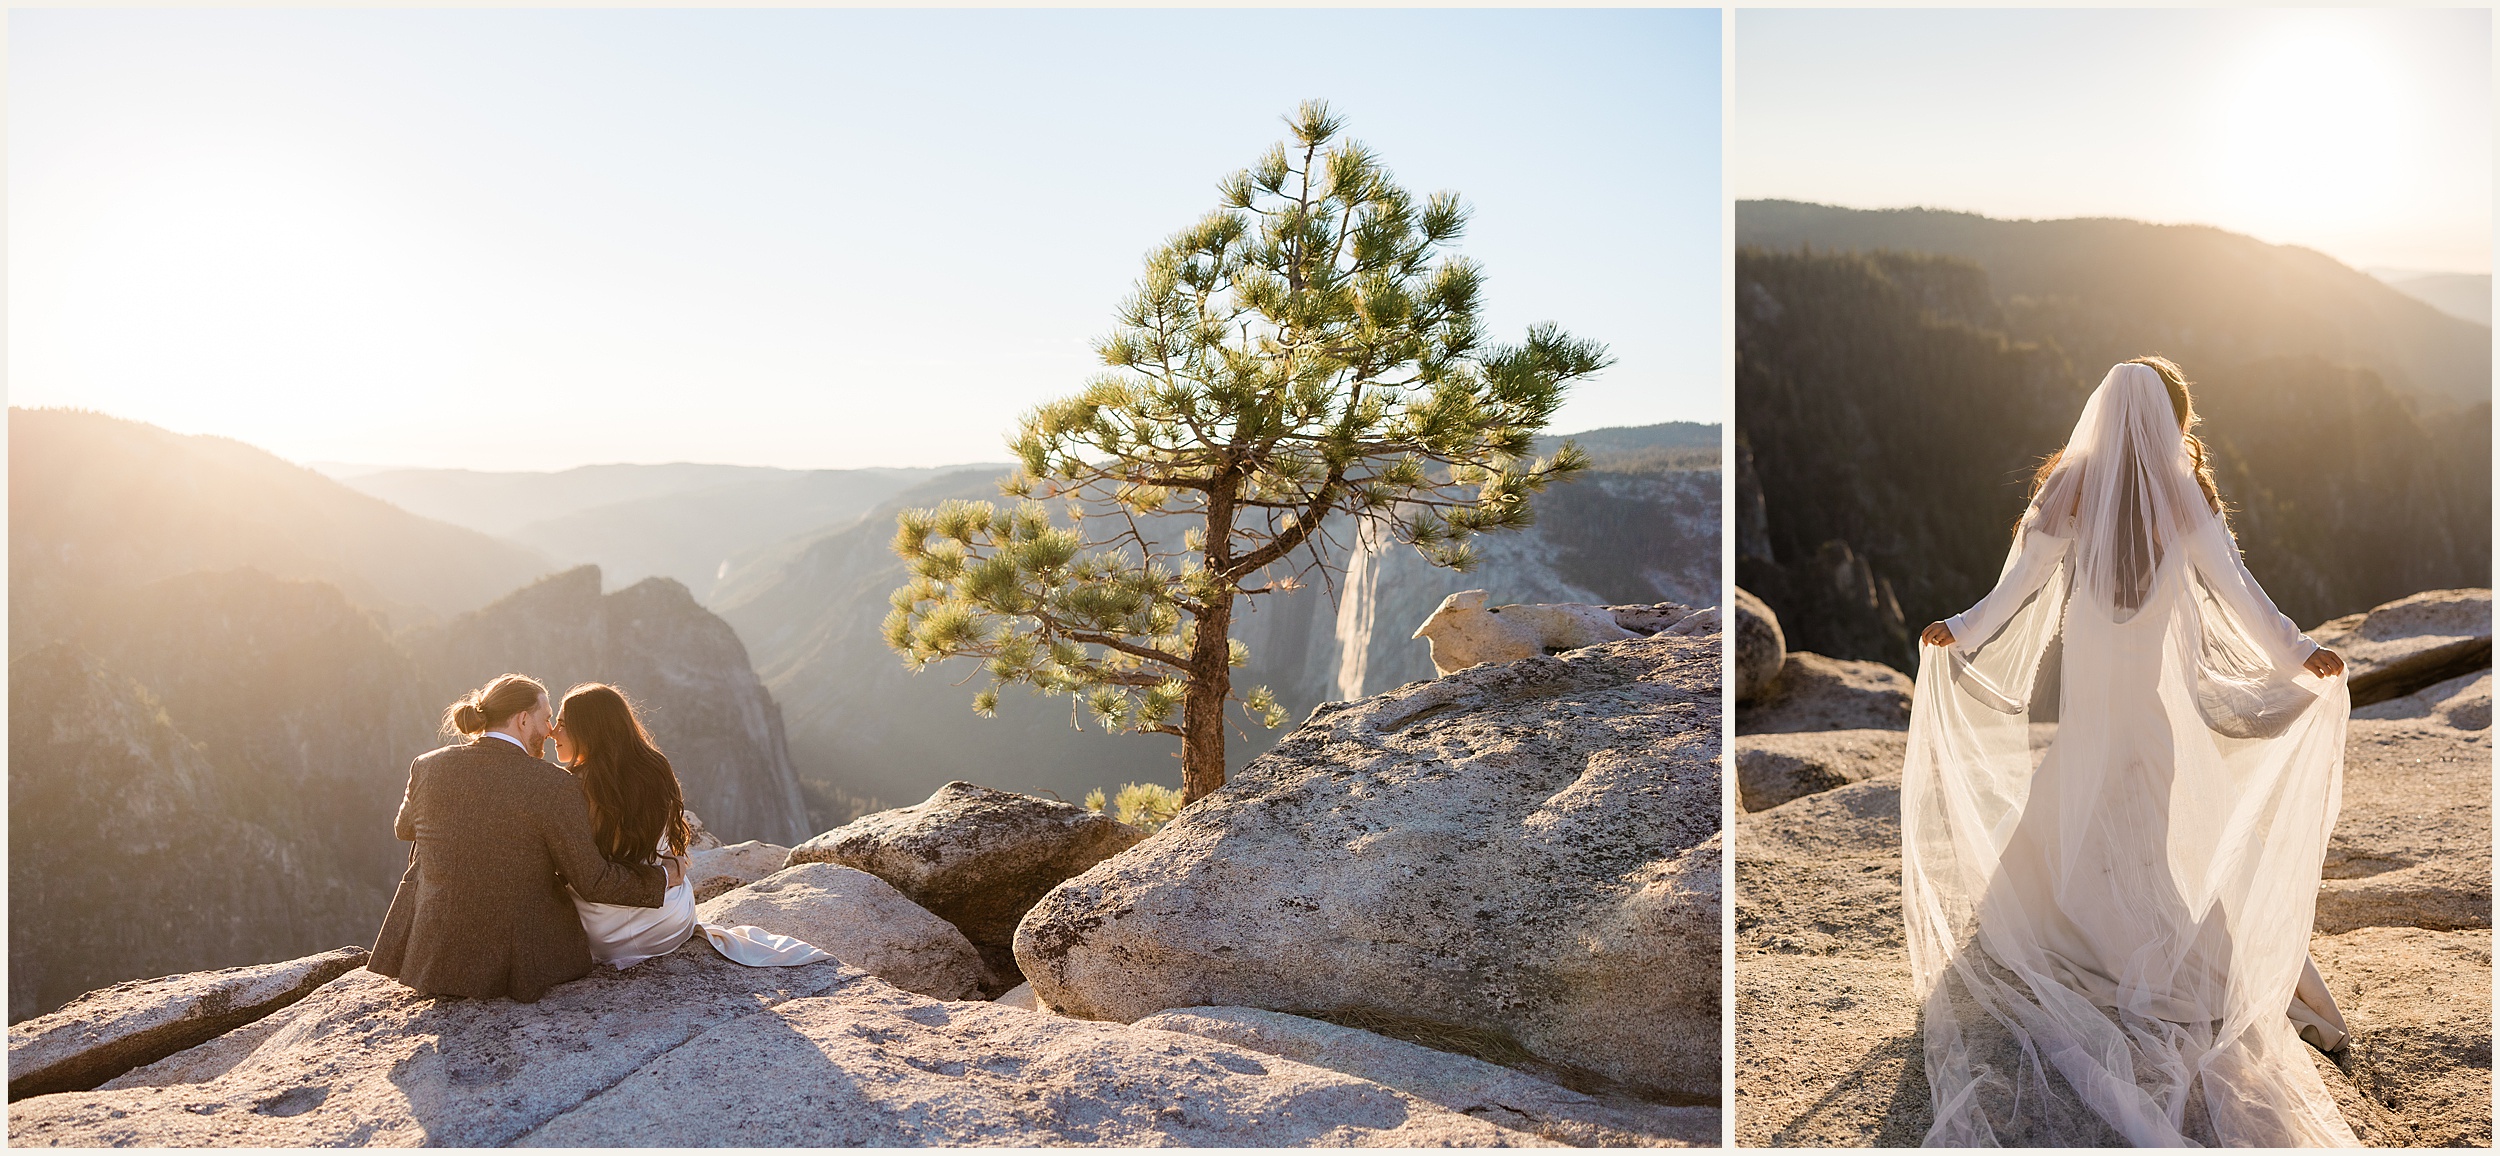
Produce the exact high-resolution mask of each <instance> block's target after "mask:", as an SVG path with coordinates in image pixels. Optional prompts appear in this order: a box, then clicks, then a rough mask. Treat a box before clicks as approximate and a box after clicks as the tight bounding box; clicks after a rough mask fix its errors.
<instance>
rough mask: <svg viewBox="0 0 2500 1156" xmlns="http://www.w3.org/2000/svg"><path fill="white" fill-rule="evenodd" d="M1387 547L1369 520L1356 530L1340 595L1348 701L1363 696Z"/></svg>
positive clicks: (1342, 695) (1341, 677)
mask: <svg viewBox="0 0 2500 1156" xmlns="http://www.w3.org/2000/svg"><path fill="white" fill-rule="evenodd" d="M1386 546H1387V543H1385V542H1383V541H1382V540H1381V533H1380V527H1379V525H1378V524H1377V523H1374V522H1368V521H1367V522H1365V523H1363V527H1362V529H1360V530H1358V531H1356V533H1355V537H1354V550H1353V556H1352V557H1351V558H1348V559H1347V560H1346V567H1345V589H1344V590H1342V591H1341V592H1339V594H1338V596H1337V697H1338V698H1339V699H1341V700H1344V701H1347V702H1351V701H1353V700H1355V699H1358V698H1361V697H1363V679H1364V676H1365V674H1367V673H1368V667H1369V666H1370V656H1371V648H1372V618H1373V615H1374V614H1375V612H1376V611H1377V609H1378V607H1379V604H1380V570H1381V566H1380V555H1381V553H1382V552H1383V551H1384V550H1385V549H1386Z"/></svg>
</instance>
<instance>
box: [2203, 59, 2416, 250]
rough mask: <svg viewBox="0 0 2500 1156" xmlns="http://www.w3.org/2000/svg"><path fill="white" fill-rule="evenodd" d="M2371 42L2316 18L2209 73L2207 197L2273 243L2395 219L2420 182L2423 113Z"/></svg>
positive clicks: (2401, 77) (2398, 76) (2404, 81)
mask: <svg viewBox="0 0 2500 1156" xmlns="http://www.w3.org/2000/svg"><path fill="white" fill-rule="evenodd" d="M2410 88H2411V85H2410V84H2409V83H2408V81H2407V80H2406V78H2405V77H2404V76H2403V75H2402V73H2400V72H2399V71H2398V70H2396V69H2395V68H2393V67H2391V66H2390V64H2389V62H2388V60H2387V58H2386V55H2385V53H2384V51H2383V49H2382V48H2381V47H2380V45H2379V44H2378V43H2377V42H2376V40H2375V38H2374V37H2372V36H2371V35H2370V34H2369V32H2368V31H2367V30H2366V29H2364V28H2362V27H2360V26H2358V25H2357V24H2355V23H2354V22H2349V21H2336V20H2318V21H2314V22H2309V23H2304V24H2302V25H2300V26H2297V27H2295V28H2292V29H2287V30H2285V31H2283V32H2281V33H2278V34H2277V35H2276V36H2274V37H2272V38H2270V39H2265V40H2260V41H2258V42H2256V43H2255V44H2252V45H2251V47H2250V49H2249V52H2248V54H2247V55H2246V56H2245V57H2242V58H2241V59H2239V60H2238V61H2236V62H2231V63H2227V64H2225V65H2224V66H2223V67H2222V68H2221V69H2220V70H2219V71H2218V73H2217V75H2216V83H2215V100H2214V102H2213V130H2214V140H2213V146H2212V147H2211V148H2210V149H2209V150H2207V153H2206V155H2207V157H2208V158H2209V163H2210V170H2209V173H2208V177H2209V188H2210V189H2211V193H2212V195H2213V196H2215V197H2216V198H2217V200H2218V201H2219V204H2217V205H2216V206H2215V207H2216V208H2218V209H2225V210H2228V211H2229V213H2230V215H2231V216H2232V217H2234V218H2236V219H2239V220H2242V221H2246V222H2248V223H2249V224H2250V225H2252V226H2254V227H2256V228H2257V229H2258V230H2259V231H2272V232H2275V233H2276V234H2277V235H2281V234H2284V233H2292V232H2305V231H2311V230H2315V229H2317V228H2320V227H2327V228H2334V227H2339V226H2347V225H2353V224H2359V223H2362V222H2364V221H2366V220H2368V219H2369V218H2372V217H2375V216H2380V215H2383V214H2386V213H2390V212H2393V211H2395V210H2396V209H2397V208H2398V207H2399V206H2400V204H2401V203H2402V198H2403V195H2404V192H2405V190H2406V189H2407V188H2408V187H2410V186H2411V184H2412V183H2413V182H2414V181H2415V180H2417V179H2418V177H2419V175H2420V174H2419V173H2418V171H2417V170H2418V168H2419V164H2418V156H2417V149H2418V140H2419V132H2418V126H2417V123H2416V120H2415V118H2416V117H2417V116H2418V115H2420V112H2421V110H2419V109H2418V108H2416V107H2415V105H2416V103H2417V102H2416V101H2415V100H2414V99H2413V98H2412V94H2411V92H2410V91H2409V90H2410Z"/></svg>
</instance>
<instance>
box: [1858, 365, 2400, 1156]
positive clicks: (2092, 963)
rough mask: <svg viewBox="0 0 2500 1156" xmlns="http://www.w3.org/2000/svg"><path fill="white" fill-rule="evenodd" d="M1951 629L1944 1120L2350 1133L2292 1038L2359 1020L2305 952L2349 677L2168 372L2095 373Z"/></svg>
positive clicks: (1921, 808) (1939, 710)
mask: <svg viewBox="0 0 2500 1156" xmlns="http://www.w3.org/2000/svg"><path fill="white" fill-rule="evenodd" d="M1947 625H1948V626H1949V627H1950V628H1951V629H1952V631H1953V636H1954V640H1955V641H1954V645H1952V646H1951V647H1945V648H1936V647H1925V648H1922V654H1921V660H1920V663H1919V672H1918V684H1917V692H1916V697H1915V699H1914V706H1913V709H1912V712H1911V721H1910V736H1909V748H1908V755H1907V759H1906V764H1905V767H1904V775H1903V784H1902V841H1903V847H1902V860H1903V868H1904V875H1903V910H1904V915H1905V920H1906V922H1907V924H1908V932H1909V947H1910V956H1911V963H1912V966H1913V969H1914V972H1915V974H1916V981H1917V984H1918V989H1919V994H1920V997H1921V999H1922V1001H1923V1005H1924V1015H1923V1021H1924V1032H1925V1045H1926V1059H1927V1075H1928V1082H1929V1087H1930V1093H1931V1095H1932V1096H1933V1098H1934V1104H1935V1109H1936V1112H1935V1124H1934V1127H1933V1129H1932V1130H1931V1131H1930V1132H1929V1134H1928V1137H1927V1143H1929V1144H1930V1145H1949V1146H1993V1145H2083V1144H2136V1145H2148V1146H2149V1145H2173V1146H2175V1145H2192V1144H2227V1145H2270V1146H2305V1145H2337V1146H2351V1145H2355V1144H2356V1143H2357V1141H2356V1140H2355V1138H2354V1136H2353V1132H2352V1130H2351V1128H2350V1127H2349V1126H2348V1125H2347V1124H2346V1123H2345V1121H2344V1119H2343V1117H2342V1115H2341V1114H2340V1113H2339V1112H2338V1111H2337V1110H2336V1107H2335V1103H2334V1101H2333V1099H2332V1098H2331V1097H2330V1096H2329V1094H2328V1092H2327V1089H2326V1086H2325V1083H2324V1081H2323V1080H2321V1079H2320V1078H2319V1075H2318V1073H2317V1070H2316V1068H2315V1066H2314V1065H2313V1063H2312V1061H2311V1059H2310V1057H2309V1054H2308V1048H2307V1045H2305V1044H2303V1043H2302V1041H2301V1037H2300V1035H2299V1034H2298V1033H2299V1032H2300V1031H2301V1030H2304V1029H2306V1030H2309V1031H2311V1032H2313V1033H2314V1034H2316V1035H2317V1036H2318V1037H2319V1039H2320V1042H2321V1043H2322V1044H2323V1045H2324V1046H2328V1047H2333V1046H2336V1045H2337V1044H2340V1043H2341V1042H2342V1041H2341V1036H2342V1028H2343V1023H2342V1019H2341V1017H2340V1016H2339V1015H2337V1014H2336V1012H2335V1009H2334V1002H2333V1000H2332V999H2331V998H2330V997H2328V996H2327V994H2326V989H2325V985H2324V984H2323V983H2322V982H2319V981H2318V979H2317V976H2316V974H2315V971H2314V969H2311V968H2309V967H2308V966H2307V962H2308V944H2309V928H2310V923H2311V919H2312V916H2313V912H2314V908H2315V906H2316V901H2317V890H2318V873H2319V866H2320V864H2321V862H2322V861H2323V859H2324V856H2325V849H2326V839H2327V834H2328V832H2330V831H2331V830H2332V829H2333V828H2334V824H2335V813H2336V808H2337V804H2338V795H2339V792H2340V790H2341V783H2342V774H2343V747H2344V728H2345V722H2346V718H2347V716H2348V715H2349V714H2350V700H2349V699H2348V697H2347V696H2346V693H2345V688H2344V684H2343V680H2342V679H2341V678H2336V679H2332V680H2321V679H2318V678H2316V677H2315V676H2313V675H2310V674H2309V673H2307V672H2306V671H2305V670H2302V669H2301V667H2300V663H2301V662H2302V661H2303V660H2304V659H2306V658H2307V657H2308V656H2309V654H2310V653H2311V652H2312V651H2313V650H2314V649H2315V644H2313V643H2311V642H2309V640H2307V639H2306V638H2304V637H2302V636H2301V633H2300V631H2299V629H2298V627H2296V626H2294V625H2293V624H2292V623H2291V622H2290V620H2289V619H2287V618H2285V617H2284V616H2283V615H2282V614H2281V613H2280V612H2278V611H2276V609H2275V607H2274V605H2273V603H2272V602H2270V601H2268V600H2267V598H2266V596H2265V593H2264V592H2263V591H2262V590H2261V589H2259V588H2258V586H2257V583H2256V581H2255V579H2253V578H2252V577H2250V575H2249V573H2248V570H2247V567H2246V565H2245V564H2244V563H2243V562H2242V561H2241V559H2240V554H2239V548H2238V545H2237V543H2236V542H2234V541H2233V540H2232V538H2231V535H2230V530H2229V528H2228V526H2227V525H2226V524H2225V523H2224V520H2223V519H2222V517H2221V516H2220V515H2218V514H2217V513H2215V512H2214V510H2213V509H2212V508H2211V506H2209V505H2208V504H2207V502H2206V500H2205V497H2204V494H2203V491H2202V490H2201V489H2200V488H2199V487H2198V485H2197V482H2196V479H2195V476H2194V473H2193V469H2192V466H2191V464H2190V462H2189V459H2188V455H2187V452H2186V450H2185V447H2184V445H2183V443H2182V439H2181V435H2180V430H2179V427H2178V424H2177V420H2176V418H2175V417H2174V416H2173V411H2172V409H2171V407H2170V403H2169V398H2168V394H2167V392H2166V391H2165V389H2164V388H2163V384H2162V381H2161V378H2160V376H2159V375H2158V374H2157V373H2156V372H2155V371H2154V370H2153V369H2151V368H2150V367H2148V366H2142V365H2135V364H2126V365H2120V366H2117V367H2115V368H2113V369H2112V370H2111V371H2110V373H2109V375H2108V376H2107V377H2106V378H2104V379H2103V380H2102V382H2101V385H2100V388H2099V389H2097V390H2096V391H2094V393H2093V395H2092V397H2091V400H2090V401H2089V402H2087V403H2086V405H2085V407H2084V411H2083V415H2082V417H2081V419H2080V420H2078V422H2077V423H2076V426H2075V430H2074V434H2073V436H2072V437H2071V438H2070V439H2069V440H2068V442H2067V445H2066V448H2065V450H2064V451H2063V453H2062V455H2061V457H2060V460H2059V463H2058V466H2057V468H2056V469H2055V471H2053V473H2052V474H2051V476H2050V477H2049V478H2048V480H2047V481H2046V482H2045V484H2043V486H2042V487H2041V490H2040V493H2039V495H2038V497H2037V498H2036V499H2035V500H2034V502H2033V504H2032V507H2031V508H2030V510H2029V511H2027V512H2026V513H2025V515H2024V518H2023V523H2022V526H2021V528H2020V529H2019V530H2018V531H2017V532H2016V535H2015V545H2014V549H2013V550H2012V551H2011V552H2010V553H2009V554H2008V556H2007V559H2006V563H2005V569H2004V571H2003V574H2002V576H2001V578H2000V580H1999V582H1998V585H1997V587H1996V589H1995V590H1993V591H1991V592H1990V593H1989V594H1988V596H1987V597H1985V598H1983V599H1981V600H1980V602H1979V604H1978V605H1975V606H1973V607H1971V609H1970V610H1968V611H1966V612H1964V613H1963V614H1960V615H1957V616H1955V617H1954V618H1953V619H1951V620H1949V621H1948V623H1947ZM2052 655H2054V656H2055V661H2056V664H2057V669H2056V677H2057V693H2056V702H2055V706H2056V716H2055V717H2056V719H2057V724H2058V725H2057V729H2056V733H2055V738H2054V739H2053V740H2052V741H2050V743H2049V744H2048V746H2047V748H2046V749H2045V750H2044V751H2041V750H2035V749H2034V748H2033V745H2032V742H2031V737H2030V736H2031V725H2030V724H2031V722H2032V718H2031V715H2032V713H2033V710H2032V705H2033V704H2032V697H2033V688H2034V686H2035V684H2037V683H2039V681H2040V679H2041V677H2042V674H2043V667H2044V666H2046V665H2047V660H2048V659H2049V658H2050V657H2051V656H2052ZM2045 705H2046V704H2045V703H2044V704H2043V706H2045ZM2041 713H2043V714H2045V713H2046V712H2045V711H2042V712H2041ZM2304 981H2306V982H2304ZM2292 1007H2297V1008H2298V1011H2297V1012H2296V1013H2294V1014H2293V1015H2287V1014H2286V1009H2287V1008H2292ZM2296 1019H2297V1020H2298V1021H2299V1022H2298V1023H2296V1022H2295V1021H2296Z"/></svg>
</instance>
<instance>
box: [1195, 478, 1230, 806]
mask: <svg viewBox="0 0 2500 1156" xmlns="http://www.w3.org/2000/svg"><path fill="white" fill-rule="evenodd" d="M1216 477H1217V479H1218V481H1217V484H1216V486H1215V487H1214V488H1213V489H1212V490H1210V491H1209V492H1208V493H1207V530H1206V533H1207V537H1206V543H1207V545H1206V551H1207V569H1209V570H1212V571H1214V572H1216V573H1218V574H1222V573H1224V572H1225V571H1226V570H1228V569H1230V568H1231V566H1232V564H1233V496H1234V494H1233V486H1234V485H1236V484H1238V481H1239V472H1238V467H1237V466H1236V464H1235V463H1234V462H1232V461H1231V460H1229V459H1228V460H1227V461H1226V462H1225V464H1224V468H1223V469H1222V470H1220V471H1218V472H1217V475H1216ZM1232 695H1233V591H1232V588H1231V587H1230V586H1227V587H1225V589H1224V593H1223V595H1222V596H1221V597H1218V598H1216V599H1215V600H1213V601H1212V602H1210V603H1209V604H1208V605H1207V607H1206V613H1205V614H1203V615H1200V616H1199V618H1198V633H1197V636H1196V637H1195V638H1193V639H1192V640H1191V642H1190V646H1189V689H1188V691H1187V692H1185V693H1184V694H1183V695H1182V697H1181V805H1182V806H1184V807H1186V806H1188V805H1189V804H1191V803H1195V802H1197V801H1198V800H1200V799H1202V798H1205V797H1206V796H1207V795H1208V794H1209V793H1211V792H1213V791H1214V790H1215V789H1216V788H1218V787H1221V786H1223V785H1224V701H1225V700H1226V699H1229V698H1231V697H1232Z"/></svg>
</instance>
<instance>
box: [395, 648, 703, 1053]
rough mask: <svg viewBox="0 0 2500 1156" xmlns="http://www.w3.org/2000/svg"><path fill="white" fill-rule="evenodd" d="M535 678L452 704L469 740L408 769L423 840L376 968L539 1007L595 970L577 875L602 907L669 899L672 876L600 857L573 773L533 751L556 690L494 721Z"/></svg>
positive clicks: (407, 815)
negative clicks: (576, 905) (576, 899)
mask: <svg viewBox="0 0 2500 1156" xmlns="http://www.w3.org/2000/svg"><path fill="white" fill-rule="evenodd" d="M507 680H509V681H510V682H512V683H516V684H526V686H521V685H506V683H507ZM537 686H538V684H537V683H536V682H535V681H534V680H530V679H526V678H520V677H519V676H514V675H506V676H505V677H504V678H501V679H497V680H496V681H495V682H494V683H491V684H489V686H488V687H487V689H486V690H485V691H481V692H479V693H477V694H474V695H471V696H469V697H468V698H465V699H463V700H462V701H461V702H460V703H457V704H454V706H453V709H452V712H451V716H450V717H452V718H454V719H456V720H458V721H457V722H456V723H455V726H456V727H457V729H459V730H460V731H462V732H464V733H466V734H467V736H468V737H467V740H466V741H464V742H460V743H455V744H453V745H451V746H447V747H443V748H441V749H439V750H434V751H429V752H427V753H425V754H422V755H419V756H417V759H416V761H415V762H414V763H412V764H410V765H409V767H408V793H407V794H406V796H405V797H403V798H402V800H401V801H400V805H399V828H398V829H399V837H400V838H401V839H404V840H407V841H409V842H412V843H415V844H416V847H415V848H414V849H413V850H412V851H411V852H410V853H409V856H408V870H407V873H406V874H405V875H403V876H401V877H400V881H399V891H398V893H397V894H395V895H393V896H392V897H391V909H390V913H389V914H388V915H385V916H384V917H383V919H382V931H381V934H380V935H378V936H376V937H375V941H374V945H373V957H372V959H371V960H370V961H368V962H367V963H366V965H365V966H366V967H368V968H370V969H371V970H373V971H376V972H379V973H381V974H383V975H388V976H394V977H397V978H398V980H399V981H400V982H401V983H404V984H407V985H408V986H409V987H413V988H415V989H417V990H418V991H422V992H426V993H428V994H433V995H458V996H476V997H481V998H483V997H491V996H510V997H511V998H513V999H516V1000H519V1001H520V1002H522V1003H536V1002H537V1001H538V998H539V997H540V996H542V995H545V994H546V992H547V989H548V988H551V987H554V986H555V985H557V984H559V983H564V982H567V981H569V980H575V979H580V978H581V977H583V976H585V975H588V974H590V968H591V958H590V942H589V940H588V939H587V938H586V937H585V936H584V935H583V934H582V923H581V916H580V915H579V914H577V913H576V912H575V911H574V909H573V903H572V900H571V899H570V897H568V896H567V895H566V894H565V887H566V886H567V885H568V884H569V885H570V886H571V887H572V889H573V890H574V891H575V892H577V893H579V894H580V895H581V897H582V898H584V899H587V900H590V901H592V902H594V903H616V904H623V905H627V906H632V907H658V906H659V905H660V904H661V902H662V900H663V897H664V895H665V893H666V891H667V887H668V883H669V881H668V874H669V873H668V872H666V871H663V870H662V869H661V868H658V867H652V866H645V865H641V864H622V863H612V862H609V861H608V859H607V858H606V857H605V856H603V855H601V854H600V853H599V847H598V845H597V843H595V842H594V841H593V839H592V836H591V827H590V805H589V803H588V802H586V801H584V800H583V798H582V793H581V789H580V788H579V787H578V786H576V785H575V784H574V781H573V776H571V775H569V774H566V773H565V772H564V771H563V770H562V769H561V768H558V767H556V766H554V765H553V764H550V763H548V762H545V761H543V760H542V759H540V758H539V757H538V756H537V755H536V754H535V753H534V752H535V751H536V750H538V749H541V748H543V745H544V744H545V742H546V740H547V736H548V734H549V732H550V730H551V729H552V727H553V718H552V712H551V711H550V709H549V707H548V703H547V696H546V692H545V690H544V689H543V688H540V689H539V691H538V694H537V696H536V701H535V702H534V703H533V704H532V705H530V706H529V707H528V708H527V709H525V710H518V711H511V712H510V713H506V714H505V715H504V717H502V718H495V719H491V720H490V719H488V718H487V717H486V714H487V712H488V711H491V710H492V709H493V708H495V707H496V706H498V705H502V706H506V707H507V708H508V707H509V706H511V705H513V703H514V700H515V699H516V698H518V699H519V701H529V700H528V698H527V697H526V695H527V690H528V689H529V688H532V687H537ZM472 728H474V729H472ZM671 866H672V867H675V866H676V864H674V863H672V864H671Z"/></svg>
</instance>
